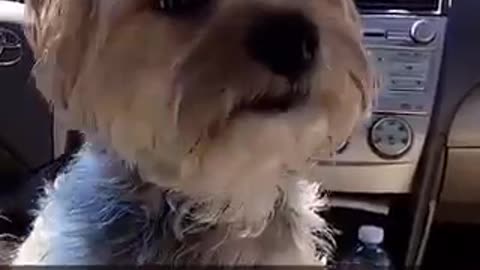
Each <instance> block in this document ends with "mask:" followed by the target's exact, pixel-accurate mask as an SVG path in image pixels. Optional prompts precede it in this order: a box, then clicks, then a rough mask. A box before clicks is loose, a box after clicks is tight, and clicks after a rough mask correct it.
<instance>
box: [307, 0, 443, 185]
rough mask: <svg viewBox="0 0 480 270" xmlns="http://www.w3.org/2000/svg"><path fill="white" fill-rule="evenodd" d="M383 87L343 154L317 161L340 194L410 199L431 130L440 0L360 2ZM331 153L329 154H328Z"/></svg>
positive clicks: (320, 157) (440, 43)
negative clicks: (363, 194)
mask: <svg viewBox="0 0 480 270" xmlns="http://www.w3.org/2000/svg"><path fill="white" fill-rule="evenodd" d="M356 3H357V5H358V7H359V8H360V11H361V13H362V14H361V15H362V21H363V34H364V38H363V42H364V44H365V46H366V47H367V49H368V51H369V54H370V56H371V62H372V64H374V65H375V66H376V69H377V73H378V74H379V77H380V78H381V81H382V87H381V89H380V90H381V91H380V93H379V96H378V98H377V100H376V103H375V104H374V108H373V117H372V118H371V119H370V120H369V121H368V122H367V123H364V124H363V125H361V126H360V127H359V128H358V129H357V130H356V132H355V133H354V134H353V136H352V137H351V138H350V139H349V141H348V142H347V143H343V144H341V146H340V147H339V148H338V149H337V150H338V151H337V152H336V153H334V155H332V153H327V152H324V153H319V154H318V156H316V157H315V158H314V160H316V161H317V163H318V166H316V167H315V170H316V172H315V174H316V178H318V179H321V180H322V182H323V183H324V185H325V187H326V188H327V189H329V190H331V191H334V192H335V191H336V192H348V193H350V192H354V193H389V194H391V193H395V194H401V193H409V192H410V191H411V187H412V181H413V176H414V173H415V170H416V168H417V163H418V160H419V158H420V155H421V152H422V149H423V145H424V143H425V137H426V134H427V131H428V127H429V124H430V118H431V114H432V110H433V105H434V100H435V95H436V91H437V84H438V80H439V73H440V65H441V59H442V54H443V43H444V36H445V29H446V22H447V15H446V13H445V9H444V3H445V2H444V1H443V0H357V1H356ZM329 152H331V151H329Z"/></svg>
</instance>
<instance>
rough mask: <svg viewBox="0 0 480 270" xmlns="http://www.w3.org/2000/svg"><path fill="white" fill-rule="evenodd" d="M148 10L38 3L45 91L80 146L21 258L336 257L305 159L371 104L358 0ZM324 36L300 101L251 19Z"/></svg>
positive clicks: (106, 3) (236, 261)
mask: <svg viewBox="0 0 480 270" xmlns="http://www.w3.org/2000/svg"><path fill="white" fill-rule="evenodd" d="M152 1H153V0H121V1H120V0H102V1H94V0H82V1H78V0H44V1H40V0H31V1H29V3H28V4H27V6H28V10H27V14H28V19H29V22H28V24H27V34H28V36H29V38H30V43H31V44H32V47H33V49H34V51H35V54H36V56H37V59H38V63H37V65H36V68H35V75H36V78H37V84H38V86H39V89H40V90H41V91H42V92H43V93H44V95H45V96H46V97H47V98H48V99H49V100H51V101H52V102H53V104H54V105H55V109H56V112H57V113H58V114H60V115H61V116H63V117H64V120H65V121H66V122H68V123H69V124H70V126H71V127H73V128H78V129H81V130H83V131H84V132H85V133H86V138H87V141H88V143H87V145H86V146H85V147H84V149H83V150H82V151H80V153H79V154H78V156H77V157H76V160H75V161H74V162H72V164H71V167H70V168H69V170H67V171H66V172H65V173H64V174H62V175H60V176H59V177H58V178H57V180H56V184H55V185H54V186H52V187H50V188H48V190H47V196H46V197H45V198H44V199H43V201H42V202H41V210H40V211H39V213H38V217H37V219H36V221H35V224H34V226H33V229H32V232H31V233H30V235H29V237H28V238H27V239H26V241H25V242H24V243H23V245H22V246H21V247H20V249H19V251H18V254H17V257H16V260H15V262H14V264H16V265H24V264H44V265H62V264H177V265H185V264H196V265H198V264H202V265H212V264H215V265H275V264H278V265H299V264H306V265H318V264H321V263H322V258H323V257H324V256H326V255H328V254H329V253H330V252H331V251H332V248H333V241H332V235H331V230H330V229H329V227H328V226H327V224H325V221H324V220H323V219H322V218H321V217H320V216H319V215H318V212H319V211H321V210H323V209H324V208H325V207H326V200H325V198H324V196H323V195H322V193H321V190H320V187H319V185H318V184H315V183H314V182H309V181H308V180H317V179H312V176H311V175H310V173H309V168H310V167H311V166H313V165H312V164H311V163H309V162H308V158H309V157H310V156H311V155H313V154H314V153H316V151H318V150H319V149H322V148H326V147H332V146H334V145H336V144H337V143H339V142H342V141H343V140H345V139H346V138H347V137H348V136H349V135H350V133H351V131H352V130H353V128H354V127H355V125H356V123H357V122H358V121H359V120H361V119H362V118H363V117H364V116H365V115H366V114H367V113H368V111H369V108H370V103H371V100H372V98H373V96H374V94H375V87H374V84H373V83H374V80H373V76H372V73H371V70H370V67H369V63H368V57H367V54H366V52H365V51H364V49H363V47H362V45H361V31H360V25H359V18H358V15H357V13H356V11H355V8H354V5H353V4H352V2H350V1H349V0H309V1H307V0H305V1H290V0H263V1H260V0H218V1H211V2H212V3H214V4H212V6H210V8H209V9H208V10H205V11H204V12H203V13H202V12H201V13H200V14H196V15H195V16H192V17H188V18H181V17H172V16H166V15H164V14H158V13H155V12H153V11H152V10H151V3H152ZM284 12H295V13H296V14H303V15H304V16H305V17H307V18H308V19H309V20H311V21H312V22H313V23H314V24H315V26H316V27H317V28H318V32H319V35H320V37H321V40H320V48H319V51H318V53H317V55H318V57H317V59H315V65H314V67H312V69H311V70H310V72H308V74H305V76H303V77H302V78H301V79H299V80H298V81H297V82H295V87H297V88H299V89H301V92H306V93H308V95H305V97H304V99H303V102H302V103H301V104H299V105H298V106H295V107H293V108H291V109H289V110H288V111H285V112H269V113H258V112H255V111H253V110H251V108H250V107H249V104H250V105H251V104H252V103H253V102H255V101H256V100H257V99H259V98H262V97H265V96H266V95H278V94H281V93H282V92H285V91H291V89H290V87H291V86H292V83H291V82H290V81H288V80H287V79H286V78H282V77H281V76H277V75H275V74H272V73H271V72H270V71H269V70H268V69H267V68H266V67H265V66H262V65H261V64H259V63H258V62H256V61H255V60H254V59H252V58H251V57H250V56H249V55H248V54H247V53H246V52H245V48H244V46H245V43H244V42H243V41H244V38H245V36H246V35H248V31H249V30H248V29H250V24H251V23H252V22H253V21H255V20H256V19H258V18H262V16H266V15H272V14H283V13H284Z"/></svg>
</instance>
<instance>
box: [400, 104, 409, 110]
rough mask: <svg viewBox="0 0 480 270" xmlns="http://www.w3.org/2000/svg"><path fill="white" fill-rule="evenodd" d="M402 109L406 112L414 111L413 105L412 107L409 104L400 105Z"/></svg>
mask: <svg viewBox="0 0 480 270" xmlns="http://www.w3.org/2000/svg"><path fill="white" fill-rule="evenodd" d="M400 109H401V110H405V111H410V110H412V105H410V104H409V103H402V104H400Z"/></svg>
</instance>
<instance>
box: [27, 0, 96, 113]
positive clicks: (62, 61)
mask: <svg viewBox="0 0 480 270" xmlns="http://www.w3.org/2000/svg"><path fill="white" fill-rule="evenodd" d="M95 2H96V0H26V10H25V15H26V23H25V34H26V36H27V39H28V41H29V44H30V46H31V48H32V50H33V52H34V55H35V58H36V61H37V63H36V65H35V67H34V70H33V73H34V75H35V77H36V81H37V87H38V89H39V90H40V91H41V92H42V93H43V95H44V96H45V97H46V98H47V100H49V101H50V102H52V103H53V104H54V105H55V107H56V108H58V109H61V110H68V107H69V98H70V96H71V93H72V91H73V89H74V87H75V84H76V81H77V77H78V75H79V72H80V71H81V69H82V66H83V63H84V58H85V53H86V51H87V47H88V43H89V37H90V36H91V35H93V34H92V33H93V32H95V31H94V30H95V24H96V16H95V12H94V4H95Z"/></svg>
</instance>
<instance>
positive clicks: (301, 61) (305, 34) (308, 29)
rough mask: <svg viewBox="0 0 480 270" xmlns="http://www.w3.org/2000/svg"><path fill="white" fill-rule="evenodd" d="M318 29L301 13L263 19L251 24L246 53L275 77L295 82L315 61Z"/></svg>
mask: <svg viewBox="0 0 480 270" xmlns="http://www.w3.org/2000/svg"><path fill="white" fill-rule="evenodd" d="M318 43H319V37H318V31H317V29H316V26H315V25H314V24H313V23H312V22H311V21H310V20H308V19H307V18H306V17H305V16H303V15H302V14H299V13H288V14H275V15H268V16H261V17H259V18H257V20H256V21H255V22H254V23H253V24H252V27H251V28H250V29H249V32H248V38H247V50H248V52H249V54H250V55H251V56H252V57H253V58H254V59H255V60H256V61H258V62H259V63H261V64H262V65H264V66H266V67H268V68H269V69H270V70H271V71H272V72H273V73H275V74H278V75H282V76H286V77H287V78H288V79H290V80H294V79H296V78H297V77H298V76H300V75H302V73H304V72H306V71H307V70H308V69H309V68H310V67H311V65H312V63H313V62H314V61H315V57H316V54H317V50H318Z"/></svg>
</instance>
